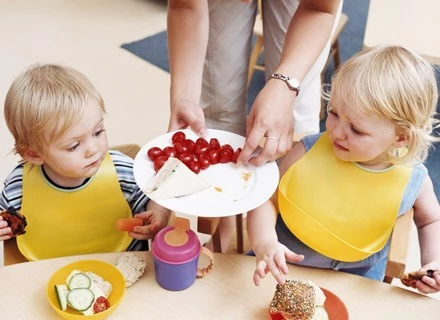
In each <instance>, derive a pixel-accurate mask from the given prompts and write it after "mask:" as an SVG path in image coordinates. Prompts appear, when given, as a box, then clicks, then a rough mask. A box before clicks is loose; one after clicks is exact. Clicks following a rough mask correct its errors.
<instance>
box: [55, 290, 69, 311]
mask: <svg viewBox="0 0 440 320" xmlns="http://www.w3.org/2000/svg"><path fill="white" fill-rule="evenodd" d="M54 287H55V295H56V296H57V300H58V304H59V305H60V309H61V310H63V311H65V310H66V309H67V286H66V285H65V284H56V285H55V286H54Z"/></svg>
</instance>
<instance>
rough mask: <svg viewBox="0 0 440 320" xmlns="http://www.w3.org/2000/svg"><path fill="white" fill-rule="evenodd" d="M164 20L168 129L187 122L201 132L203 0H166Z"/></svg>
mask: <svg viewBox="0 0 440 320" xmlns="http://www.w3.org/2000/svg"><path fill="white" fill-rule="evenodd" d="M167 24H168V26H167V32H168V51H169V61H170V73H171V88H170V104H171V110H170V111H171V113H170V122H169V126H168V130H177V129H181V128H186V127H187V126H191V128H192V129H193V130H194V131H195V132H196V133H198V134H199V135H201V136H205V135H206V128H205V118H204V114H203V110H202V109H201V108H200V105H199V102H200V95H201V88H202V75H203V64H204V61H205V55H206V48H207V44H208V32H209V13H208V3H207V1H206V0H168V15H167Z"/></svg>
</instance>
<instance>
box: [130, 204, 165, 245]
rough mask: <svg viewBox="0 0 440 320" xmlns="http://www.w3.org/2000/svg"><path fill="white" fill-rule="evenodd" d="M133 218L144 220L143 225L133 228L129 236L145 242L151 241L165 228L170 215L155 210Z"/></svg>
mask: <svg viewBox="0 0 440 320" xmlns="http://www.w3.org/2000/svg"><path fill="white" fill-rule="evenodd" d="M134 217H135V218H141V219H142V220H144V225H143V226H136V227H134V228H133V232H130V233H129V235H130V236H131V237H133V238H135V239H138V240H147V239H153V238H154V236H155V235H156V233H158V232H159V231H160V230H162V229H163V228H165V227H166V226H167V224H168V219H169V217H170V213H169V212H168V211H166V210H157V209H156V210H148V211H144V212H141V213H138V214H136V215H135V216H134Z"/></svg>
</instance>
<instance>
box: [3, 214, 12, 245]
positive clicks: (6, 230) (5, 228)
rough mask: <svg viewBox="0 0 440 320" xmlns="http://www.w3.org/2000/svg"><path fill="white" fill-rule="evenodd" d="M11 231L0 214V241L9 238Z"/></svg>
mask: <svg viewBox="0 0 440 320" xmlns="http://www.w3.org/2000/svg"><path fill="white" fill-rule="evenodd" d="M11 232H12V229H11V228H9V226H8V223H7V222H6V221H4V220H3V218H2V217H1V216H0V241H4V240H8V239H11Z"/></svg>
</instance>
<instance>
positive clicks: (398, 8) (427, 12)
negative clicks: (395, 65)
mask: <svg viewBox="0 0 440 320" xmlns="http://www.w3.org/2000/svg"><path fill="white" fill-rule="evenodd" d="M439 30H440V2H439V1H438V0H418V1H414V0H370V7H369V10H368V18H367V24H366V28H365V38H364V46H365V47H372V46H375V45H379V44H397V45H402V46H405V47H408V48H410V49H412V50H414V51H415V52H417V53H419V54H421V55H423V56H424V57H425V58H428V59H429V60H430V61H431V62H432V63H434V64H440V41H438V39H439V36H438V33H439Z"/></svg>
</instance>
